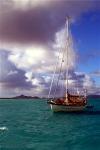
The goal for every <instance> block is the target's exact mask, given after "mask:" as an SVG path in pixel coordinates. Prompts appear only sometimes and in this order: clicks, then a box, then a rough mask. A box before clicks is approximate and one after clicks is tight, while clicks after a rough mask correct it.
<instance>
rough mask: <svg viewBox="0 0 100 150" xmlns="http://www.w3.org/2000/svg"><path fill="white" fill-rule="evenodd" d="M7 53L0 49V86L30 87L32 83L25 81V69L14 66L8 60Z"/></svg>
mask: <svg viewBox="0 0 100 150" xmlns="http://www.w3.org/2000/svg"><path fill="white" fill-rule="evenodd" d="M8 55H9V53H8V52H6V51H4V50H3V51H0V84H1V86H2V88H11V89H13V88H20V89H31V88H32V85H31V83H30V82H27V81H26V79H27V78H26V77H25V71H22V70H20V69H18V68H16V67H15V65H14V64H12V63H11V62H10V61H9V60H8Z"/></svg>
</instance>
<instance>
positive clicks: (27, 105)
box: [0, 99, 100, 150]
mask: <svg viewBox="0 0 100 150" xmlns="http://www.w3.org/2000/svg"><path fill="white" fill-rule="evenodd" d="M90 102H91V103H92V104H94V106H95V108H94V110H93V112H85V113H78V114H76V113H52V112H51V110H50V108H49V105H47V103H46V101H45V100H0V150H56V149H57V150H81V149H82V150H100V100H99V99H95V100H93V99H91V100H90Z"/></svg>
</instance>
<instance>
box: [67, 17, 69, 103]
mask: <svg viewBox="0 0 100 150" xmlns="http://www.w3.org/2000/svg"><path fill="white" fill-rule="evenodd" d="M66 28H67V43H66V51H67V62H66V65H67V66H66V67H67V71H66V101H67V102H68V46H69V45H68V44H69V43H68V42H69V32H68V29H69V17H67V18H66Z"/></svg>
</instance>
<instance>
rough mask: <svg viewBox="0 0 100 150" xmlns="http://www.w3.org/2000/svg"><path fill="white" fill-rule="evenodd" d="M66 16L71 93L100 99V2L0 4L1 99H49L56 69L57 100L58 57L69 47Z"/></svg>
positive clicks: (0, 0) (17, 0) (4, 0)
mask: <svg viewBox="0 0 100 150" xmlns="http://www.w3.org/2000/svg"><path fill="white" fill-rule="evenodd" d="M66 16H70V27H69V30H70V48H69V51H68V53H69V59H68V62H69V66H68V68H69V77H68V81H69V88H75V87H78V88H80V89H87V92H88V94H100V1H99V0H84V1H83V0H0V97H13V96H16V95H20V94H24V95H30V96H40V97H44V96H47V95H48V93H49V88H50V83H51V80H52V76H53V72H54V68H55V65H56V63H57V67H58V69H57V70H56V73H55V81H54V83H53V87H52V91H51V95H52V94H53V91H54V89H55V88H56V81H57V77H58V73H59V67H60V61H58V53H59V51H60V50H61V49H64V48H65V45H66V31H67V30H66V28H65V23H66ZM65 56H66V54H65ZM65 56H64V57H65ZM65 70H66V65H65V66H64V67H63V71H65ZM64 81H65V79H64V78H61V79H60V81H59V86H58V88H57V95H59V94H60V87H61V86H62V84H63V83H64Z"/></svg>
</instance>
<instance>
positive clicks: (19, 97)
mask: <svg viewBox="0 0 100 150" xmlns="http://www.w3.org/2000/svg"><path fill="white" fill-rule="evenodd" d="M0 99H40V97H38V96H25V95H19V96H15V97H5V98H4V97H3V98H0Z"/></svg>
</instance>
